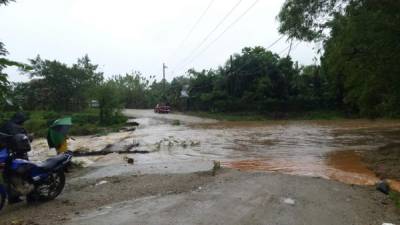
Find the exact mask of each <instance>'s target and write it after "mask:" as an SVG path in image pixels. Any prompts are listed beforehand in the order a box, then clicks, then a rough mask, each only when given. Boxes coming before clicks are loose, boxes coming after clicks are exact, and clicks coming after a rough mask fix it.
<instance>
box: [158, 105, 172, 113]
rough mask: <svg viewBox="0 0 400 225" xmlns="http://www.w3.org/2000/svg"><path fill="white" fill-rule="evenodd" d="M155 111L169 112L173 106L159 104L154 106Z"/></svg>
mask: <svg viewBox="0 0 400 225" xmlns="http://www.w3.org/2000/svg"><path fill="white" fill-rule="evenodd" d="M154 112H155V113H169V112H171V107H170V106H169V105H164V104H157V105H156V107H154Z"/></svg>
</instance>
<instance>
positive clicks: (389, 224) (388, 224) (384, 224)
mask: <svg viewBox="0 0 400 225" xmlns="http://www.w3.org/2000/svg"><path fill="white" fill-rule="evenodd" d="M382 225H395V224H393V223H382Z"/></svg>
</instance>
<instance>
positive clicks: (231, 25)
mask: <svg viewBox="0 0 400 225" xmlns="http://www.w3.org/2000/svg"><path fill="white" fill-rule="evenodd" d="M258 2H259V0H256V1H254V2H253V4H251V5H250V7H248V8H247V9H246V10H245V11H244V12H243V13H242V14H241V15H240V16H239V17H237V18H236V20H234V21H233V22H232V23H231V24H229V26H227V27H226V28H225V30H224V31H222V33H220V35H218V36H217V37H216V38H215V39H214V40H213V41H211V42H210V43H209V44H208V45H207V46H206V47H205V48H204V49H203V50H202V51H200V52H199V53H198V54H197V55H195V56H194V57H193V58H192V59H191V60H190V62H189V63H187V64H190V63H192V62H193V61H195V60H196V59H197V58H198V57H199V56H200V55H201V54H203V53H204V52H205V51H207V50H208V49H209V48H210V47H211V46H212V45H213V44H214V43H215V42H217V41H218V40H219V39H220V38H221V37H222V36H223V35H224V34H225V33H226V32H227V31H228V30H229V29H231V28H232V27H233V26H234V25H235V24H236V23H238V22H239V21H240V20H241V19H242V18H243V17H244V16H245V15H246V14H247V13H248V12H249V11H250V10H251V9H252V8H253V7H254V6H255V5H256V4H257V3H258ZM187 64H186V65H187ZM186 65H185V66H186Z"/></svg>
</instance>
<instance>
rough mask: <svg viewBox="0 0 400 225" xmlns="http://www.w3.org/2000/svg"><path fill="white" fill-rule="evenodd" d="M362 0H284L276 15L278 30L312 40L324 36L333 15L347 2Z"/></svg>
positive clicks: (341, 11) (358, 2)
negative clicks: (278, 23)
mask: <svg viewBox="0 0 400 225" xmlns="http://www.w3.org/2000/svg"><path fill="white" fill-rule="evenodd" d="M363 1H364V0H286V1H285V3H284V4H283V6H282V9H281V11H280V13H279V15H278V20H279V22H280V26H279V32H280V33H282V34H286V35H287V36H288V37H289V38H290V39H292V38H293V39H298V40H303V41H314V40H319V39H321V38H323V37H324V30H325V29H326V28H328V27H329V22H331V21H332V18H333V17H334V15H337V14H341V13H343V11H344V8H345V7H346V6H347V5H348V4H350V3H351V4H361V3H362V2H363Z"/></svg>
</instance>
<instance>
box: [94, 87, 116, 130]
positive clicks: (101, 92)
mask: <svg viewBox="0 0 400 225" xmlns="http://www.w3.org/2000/svg"><path fill="white" fill-rule="evenodd" d="M96 98H97V100H98V101H99V109H100V112H99V115H100V123H101V124H103V125H110V124H114V123H115V122H116V121H115V119H117V118H119V116H118V114H119V113H120V109H121V106H122V101H121V96H120V95H119V92H118V85H117V83H116V82H115V81H113V80H108V81H105V82H102V83H101V84H100V85H99V86H98V87H97V89H96Z"/></svg>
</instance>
